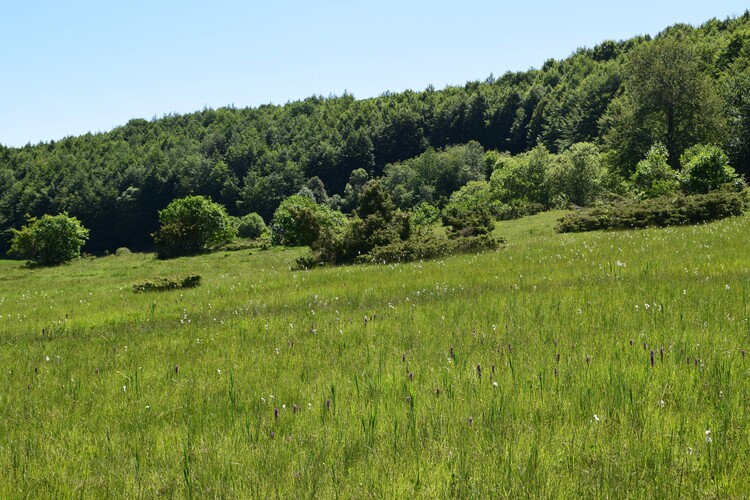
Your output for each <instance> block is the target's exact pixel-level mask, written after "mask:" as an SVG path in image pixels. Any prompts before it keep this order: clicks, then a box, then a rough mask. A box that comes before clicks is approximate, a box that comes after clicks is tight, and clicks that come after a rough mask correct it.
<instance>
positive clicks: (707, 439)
mask: <svg viewBox="0 0 750 500" xmlns="http://www.w3.org/2000/svg"><path fill="white" fill-rule="evenodd" d="M713 441H714V440H713V439H711V430H710V429H706V444H710V443H712V442H713Z"/></svg>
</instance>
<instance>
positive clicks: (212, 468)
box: [0, 214, 750, 498]
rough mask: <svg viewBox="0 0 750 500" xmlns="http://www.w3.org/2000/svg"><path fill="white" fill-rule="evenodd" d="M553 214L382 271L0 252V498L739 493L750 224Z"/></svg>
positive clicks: (744, 465)
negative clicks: (613, 221) (180, 285)
mask: <svg viewBox="0 0 750 500" xmlns="http://www.w3.org/2000/svg"><path fill="white" fill-rule="evenodd" d="M558 216H559V214H540V215H538V216H535V217H532V218H527V219H522V220H519V221H509V222H503V223H502V224H499V225H498V235H501V236H505V237H506V238H507V239H508V245H507V246H506V247H505V248H504V249H503V250H500V251H498V252H492V253H487V254H483V255H468V256H461V257H454V258H449V259H440V260H436V261H430V262H422V263H413V264H404V265H392V266H352V267H338V268H327V269H318V270H314V271H309V272H301V271H297V272H295V271H290V270H289V269H290V266H291V265H292V264H293V262H294V260H295V259H296V258H297V257H298V256H300V255H302V254H303V253H304V249H291V250H286V251H274V250H271V251H240V252H231V253H216V254H212V255H205V256H200V257H194V258H181V259H175V260H169V261H159V260H156V259H154V258H153V256H152V255H140V254H131V255H122V256H109V257H105V258H99V259H93V260H81V261H78V262H75V263H72V264H70V265H67V266H63V267H59V268H38V269H27V268H23V267H21V266H20V265H19V263H18V262H9V261H0V315H1V316H2V318H1V319H0V367H2V371H0V384H2V387H3V391H2V392H1V393H0V477H1V478H3V479H2V481H0V497H2V498H20V497H32V498H66V497H84V498H105V497H120V498H138V497H144V498H151V497H155V496H166V497H195V498H205V497H222V498H223V497H229V498H233V497H237V498H246V497H268V496H282V497H290V496H304V497H322V498H332V497H335V496H337V495H338V496H340V497H344V498H347V497H353V496H369V497H413V496H421V497H428V498H434V497H446V496H456V497H468V496H477V497H498V496H500V497H503V496H509V497H519V496H523V497H529V496H531V497H560V498H570V497H573V496H583V495H586V496H596V497H667V496H668V497H676V496H685V497H701V496H717V497H746V496H748V495H749V494H750V486H748V483H747V480H746V478H747V476H748V467H749V465H750V464H749V463H748V462H749V459H748V457H750V428H748V424H747V421H748V416H749V415H748V410H747V408H748V401H747V398H748V394H750V377H748V375H750V357H748V358H745V357H744V356H743V350H748V349H750V325H749V324H748V317H749V316H750V310H749V307H748V297H749V296H750V271H748V265H749V264H748V257H747V249H748V248H750V218H748V217H741V218H732V219H727V220H724V221H720V222H716V223H712V224H707V225H703V226H693V227H680V228H669V229H653V230H643V231H623V232H600V233H587V234H573V235H558V234H555V233H554V232H553V229H552V227H553V226H554V221H555V219H556V217H558ZM185 274H199V275H201V277H202V280H201V283H202V284H201V286H200V287H198V288H193V289H181V290H175V291H168V292H161V293H148V294H145V293H144V294H137V293H133V292H132V284H133V283H136V282H142V281H144V280H148V279H152V278H154V277H158V276H174V275H185ZM631 341H632V345H631ZM644 346H645V347H644ZM651 351H653V352H654V363H653V366H652V364H651ZM558 356H559V360H558ZM478 366H479V368H480V369H481V377H479V374H478V369H477V367H478ZM294 405H296V406H297V411H296V412H295V411H294ZM276 409H278V418H276V417H275V410H276ZM597 419H598V420H597ZM707 430H710V431H711V434H710V437H711V442H710V443H708V442H707V440H706V431H707Z"/></svg>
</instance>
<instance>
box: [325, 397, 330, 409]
mask: <svg viewBox="0 0 750 500" xmlns="http://www.w3.org/2000/svg"><path fill="white" fill-rule="evenodd" d="M330 409H331V400H330V399H326V410H330Z"/></svg>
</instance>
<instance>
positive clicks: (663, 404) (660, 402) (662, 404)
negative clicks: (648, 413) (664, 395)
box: [659, 399, 667, 408]
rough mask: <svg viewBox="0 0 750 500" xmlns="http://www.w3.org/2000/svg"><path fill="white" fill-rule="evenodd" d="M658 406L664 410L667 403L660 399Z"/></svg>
mask: <svg viewBox="0 0 750 500" xmlns="http://www.w3.org/2000/svg"><path fill="white" fill-rule="evenodd" d="M659 406H660V407H662V408H664V407H665V406H667V403H665V402H664V400H663V399H660V400H659Z"/></svg>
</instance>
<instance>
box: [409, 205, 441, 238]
mask: <svg viewBox="0 0 750 500" xmlns="http://www.w3.org/2000/svg"><path fill="white" fill-rule="evenodd" d="M409 217H410V223H411V227H412V230H413V231H414V232H415V233H416V234H419V235H424V234H429V233H430V232H431V231H432V228H433V226H434V225H435V224H437V223H438V222H439V221H440V209H439V208H438V207H435V206H433V205H430V204H429V203H427V202H426V201H423V202H422V203H420V204H419V205H417V206H416V207H414V208H412V209H411V210H410V211H409Z"/></svg>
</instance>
